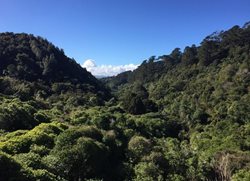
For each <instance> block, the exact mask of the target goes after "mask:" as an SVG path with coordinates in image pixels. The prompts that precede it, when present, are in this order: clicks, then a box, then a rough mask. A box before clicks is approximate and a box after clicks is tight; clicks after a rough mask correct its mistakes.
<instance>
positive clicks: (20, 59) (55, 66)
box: [0, 33, 109, 99]
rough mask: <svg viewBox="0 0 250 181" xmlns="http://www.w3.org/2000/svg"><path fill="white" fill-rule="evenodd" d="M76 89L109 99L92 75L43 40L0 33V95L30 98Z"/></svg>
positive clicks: (45, 96)
mask: <svg viewBox="0 0 250 181" xmlns="http://www.w3.org/2000/svg"><path fill="white" fill-rule="evenodd" d="M77 90H78V92H79V93H80V92H82V94H93V95H95V97H96V96H97V97H100V99H106V98H107V97H108V96H109V93H108V91H107V90H106V89H105V88H103V86H102V84H101V83H100V82H99V81H98V80H97V79H96V78H95V77H94V76H92V75H91V73H89V72H87V71H86V69H84V68H82V67H81V66H80V65H79V64H77V63H76V62H75V60H74V59H70V58H68V57H67V56H66V55H65V54H64V52H63V50H62V49H59V48H58V47H56V46H54V45H53V44H52V43H50V42H49V41H47V40H46V39H44V38H41V37H35V36H33V35H29V34H24V33H21V34H14V33H1V34H0V93H3V94H7V95H13V94H15V95H18V96H19V97H20V98H21V99H30V98H31V97H33V96H40V97H42V98H48V97H50V96H51V95H55V94H57V95H60V94H66V93H70V92H77ZM82 97H83V96H82Z"/></svg>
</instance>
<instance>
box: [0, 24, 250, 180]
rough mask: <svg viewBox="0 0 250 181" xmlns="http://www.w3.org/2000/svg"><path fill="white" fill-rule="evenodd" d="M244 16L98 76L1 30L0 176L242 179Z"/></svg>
mask: <svg viewBox="0 0 250 181" xmlns="http://www.w3.org/2000/svg"><path fill="white" fill-rule="evenodd" d="M249 92H250V23H246V24H245V25H244V26H242V27H241V26H238V25H237V26H234V27H232V28H230V29H229V30H225V31H220V32H214V33H212V34H211V35H209V36H207V37H205V38H204V39H203V40H202V41H201V43H200V45H189V46H186V47H185V49H184V50H183V51H182V50H181V49H180V48H174V49H173V51H172V52H171V53H170V54H168V55H160V56H151V57H149V58H148V59H147V60H144V61H142V63H141V65H140V66H139V67H138V68H137V69H136V70H134V71H128V72H123V73H121V74H119V75H117V76H113V77H107V78H102V79H96V78H95V77H94V76H93V75H91V73H89V72H88V71H87V70H86V69H85V68H82V67H81V66H80V65H79V64H78V63H76V61H75V60H74V59H73V58H69V57H67V56H66V55H65V53H64V51H63V49H60V48H58V47H56V46H55V45H53V44H52V43H51V42H49V41H48V40H46V39H45V38H42V37H39V36H38V37H36V36H34V35H32V34H25V33H11V32H6V33H0V181H249V180H250V104H249V103H250V93H249Z"/></svg>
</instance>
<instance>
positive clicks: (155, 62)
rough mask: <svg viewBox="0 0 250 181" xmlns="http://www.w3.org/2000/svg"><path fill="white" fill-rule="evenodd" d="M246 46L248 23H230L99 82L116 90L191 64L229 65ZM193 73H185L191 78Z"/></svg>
mask: <svg viewBox="0 0 250 181" xmlns="http://www.w3.org/2000/svg"><path fill="white" fill-rule="evenodd" d="M249 46H250V27H249V23H246V24H245V25H244V26H242V27H239V26H234V27H232V28H231V29H229V30H227V31H221V32H214V33H212V34H211V35H209V36H207V37H206V38H205V39H204V40H203V41H202V42H201V44H200V46H195V45H192V46H187V47H186V48H185V49H184V51H183V52H181V51H180V49H179V48H175V49H174V50H173V51H172V52H171V53H170V54H169V55H161V56H159V57H156V56H152V57H150V58H149V59H147V60H144V61H143V62H142V64H141V65H140V66H139V67H138V68H137V69H135V70H134V71H128V72H123V73H121V74H119V75H117V76H113V77H107V78H103V79H102V81H103V82H104V83H105V84H106V85H107V86H108V87H110V88H111V89H113V90H117V89H118V87H119V86H121V85H126V84H127V85H128V84H133V83H135V82H139V83H142V84H146V85H148V84H149V83H152V82H157V81H158V80H159V79H160V78H163V77H164V76H166V75H168V74H170V72H171V75H172V76H175V77H178V76H179V75H177V72H179V70H180V69H190V68H191V67H194V66H196V67H197V68H200V69H205V68H206V67H212V66H215V67H216V66H220V65H221V64H222V63H225V62H228V64H229V63H230V59H232V58H233V57H234V56H235V54H236V53H239V54H248V53H247V52H248V51H249ZM238 56H240V55H238ZM236 61H239V60H236ZM193 75H194V74H191V75H186V76H189V77H190V76H191V77H193ZM191 77H190V78H191ZM193 78H194V77H193Z"/></svg>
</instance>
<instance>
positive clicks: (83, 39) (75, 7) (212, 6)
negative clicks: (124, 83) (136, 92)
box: [0, 0, 250, 66]
mask: <svg viewBox="0 0 250 181" xmlns="http://www.w3.org/2000/svg"><path fill="white" fill-rule="evenodd" d="M247 21H250V1H249V0H206V1H205V0H60V1H59V0H40V1H38V0H0V32H6V31H9V32H26V33H32V34H34V35H39V36H42V37H45V38H47V39H48V40H49V41H51V42H52V43H53V44H55V45H56V46H58V47H60V48H63V49H64V51H65V53H66V55H68V56H69V57H73V58H75V59H76V61H77V62H79V63H80V64H83V62H84V61H85V60H87V59H92V60H94V61H95V64H96V65H112V66H117V65H125V64H130V63H133V64H140V63H141V62H142V61H143V60H144V59H146V58H148V57H150V56H151V55H156V56H158V55H163V54H168V53H170V52H171V50H173V49H174V48H175V47H180V48H184V47H185V46H187V45H191V44H199V43H200V42H201V40H202V39H203V38H204V37H205V36H207V35H209V34H211V33H212V32H214V31H216V30H223V29H224V30H225V29H228V28H230V27H232V26H233V25H236V24H238V25H243V24H244V23H245V22H247Z"/></svg>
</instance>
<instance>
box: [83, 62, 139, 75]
mask: <svg viewBox="0 0 250 181" xmlns="http://www.w3.org/2000/svg"><path fill="white" fill-rule="evenodd" d="M138 66H139V65H135V64H127V65H100V66H98V65H96V64H95V61H94V60H92V59H88V60H86V61H85V62H84V63H83V64H82V67H84V68H86V69H87V70H88V71H89V72H91V73H92V74H93V75H94V76H97V77H108V76H113V75H117V74H119V73H121V72H125V71H129V70H134V69H136V68H137V67H138Z"/></svg>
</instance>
